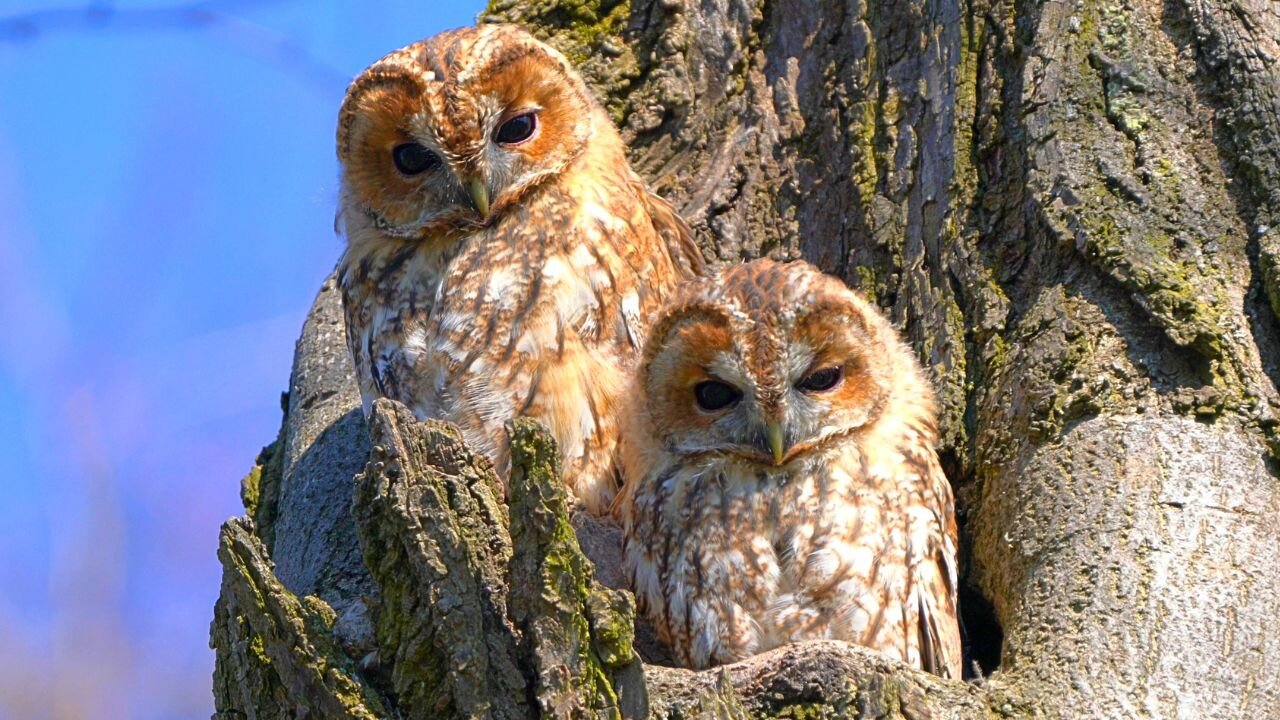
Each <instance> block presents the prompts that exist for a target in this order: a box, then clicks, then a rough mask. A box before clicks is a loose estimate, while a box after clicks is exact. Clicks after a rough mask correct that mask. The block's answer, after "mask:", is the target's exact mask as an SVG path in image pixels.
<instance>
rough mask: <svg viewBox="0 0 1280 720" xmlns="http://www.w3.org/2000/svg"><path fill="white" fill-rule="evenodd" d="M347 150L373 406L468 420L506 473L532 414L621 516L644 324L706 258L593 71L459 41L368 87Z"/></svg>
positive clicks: (491, 35)
mask: <svg viewBox="0 0 1280 720" xmlns="http://www.w3.org/2000/svg"><path fill="white" fill-rule="evenodd" d="M337 145H338V160H339V164H340V166H341V186H342V189H341V197H340V208H339V222H340V224H341V226H342V228H343V230H344V234H345V237H346V243H347V244H346V249H345V253H344V254H343V256H342V259H341V261H340V262H339V267H338V276H339V283H340V285H341V290H342V298H343V305H344V309H345V316H346V329H347V344H348V346H349V349H350V351H351V355H352V357H353V359H354V363H355V368H356V374H357V377H358V380H359V385H360V390H361V395H362V396H363V400H364V408H365V413H366V414H367V413H368V412H369V409H370V406H371V405H372V402H373V400H374V399H375V398H377V397H389V398H393V399H395V400H398V401H400V402H403V403H405V404H406V405H407V406H408V407H410V408H411V409H412V410H413V412H414V414H415V415H417V416H418V417H419V418H421V419H426V418H434V419H440V420H446V421H449V422H452V423H454V424H455V425H457V426H458V427H459V428H460V429H461V431H462V433H463V435H464V437H465V439H466V440H467V441H468V443H469V444H470V445H471V446H472V447H473V448H475V449H476V450H478V451H480V452H482V453H483V454H485V455H487V456H488V457H490V459H492V460H493V461H494V463H495V465H496V466H497V468H498V471H499V474H500V475H502V476H504V477H505V476H506V475H507V470H508V466H509V457H508V447H507V438H506V434H505V432H504V424H505V423H506V422H507V421H508V420H510V419H512V418H513V417H516V416H529V417H533V418H535V419H537V420H540V421H541V422H542V423H543V424H545V425H546V426H547V427H548V428H549V429H550V431H551V433H552V435H553V436H554V437H555V439H556V441H557V443H558V446H559V448H560V450H561V453H562V456H563V468H564V480H565V482H566V484H567V485H568V486H569V487H570V488H571V490H572V492H573V494H574V495H575V496H576V497H577V498H578V499H579V500H580V501H581V502H582V504H583V505H585V506H586V508H587V509H588V510H590V511H592V512H595V513H597V514H600V513H604V512H605V510H606V509H607V508H608V507H609V506H610V504H611V502H612V501H613V499H614V496H615V495H616V493H617V489H618V486H619V482H620V481H619V478H618V473H617V458H616V447H617V442H618V426H617V407H618V404H619V399H620V396H621V394H622V393H623V391H624V389H625V387H626V378H627V374H628V370H629V368H630V366H631V365H633V364H634V363H635V360H636V358H637V356H638V353H639V348H640V346H641V342H642V338H643V336H644V334H645V329H646V326H645V322H646V320H647V318H648V317H649V316H651V315H652V313H653V312H654V311H655V310H656V309H657V307H658V306H659V303H660V301H661V299H662V298H663V297H665V296H666V295H667V294H668V293H669V292H670V291H671V290H672V288H674V287H675V285H676V284H677V283H678V282H679V281H680V280H682V279H684V278H687V277H690V276H692V275H695V274H697V273H699V272H700V271H701V268H702V258H701V256H700V255H699V252H698V249H697V247H696V245H694V244H693V241H692V239H691V236H690V234H689V230H688V228H687V226H686V225H685V224H684V223H683V222H682V220H681V219H680V217H679V215H677V213H676V212H675V211H674V210H673V208H672V207H671V206H670V205H669V204H668V203H667V202H665V201H664V200H662V199H661V198H659V197H658V196H656V195H654V194H653V193H652V192H650V191H649V190H648V189H647V188H646V186H645V185H644V183H643V182H642V181H641V180H640V178H639V177H638V176H637V175H636V174H635V173H634V172H633V171H632V170H631V168H630V166H629V165H628V163H627V159H626V156H625V154H624V146H623V143H622V141H621V139H620V138H619V136H618V133H617V131H616V130H615V129H614V127H613V125H612V124H611V122H610V120H609V117H608V116H607V115H606V113H605V112H604V110H603V109H602V108H601V106H600V105H599V104H598V103H597V102H596V100H595V99H594V98H593V96H592V94H591V92H590V91H589V90H588V89H587V86H586V84H585V83H584V82H583V80H582V78H581V77H579V75H578V74H577V73H576V72H575V71H574V69H573V67H571V65H570V64H569V62H568V61H567V60H566V59H565V58H564V57H563V56H562V55H561V54H560V53H558V52H557V51H555V50H554V49H552V48H551V47H549V46H547V45H545V44H543V43H541V42H539V41H538V40H536V39H535V38H534V37H532V36H531V35H529V34H528V33H526V32H524V31H522V30H520V29H519V28H516V27H513V26H501V25H485V26H481V27H475V28H465V29H460V30H453V31H450V32H445V33H442V34H440V35H436V36H435V37H432V38H429V39H427V40H424V41H422V42H418V43H415V44H413V45H409V46H408V47H405V48H403V49H401V50H397V51H395V52H393V53H391V54H390V55H388V56H386V57H385V58H383V59H381V60H379V61H378V62H377V63H375V64H374V65H372V66H371V67H369V68H368V69H367V70H365V71H364V73H362V74H361V75H360V76H359V77H357V78H356V79H355V81H354V82H353V83H352V84H351V87H350V88H349V89H348V91H347V95H346V98H345V100H344V101H343V104H342V109H341V111H340V114H339V122H338V133H337Z"/></svg>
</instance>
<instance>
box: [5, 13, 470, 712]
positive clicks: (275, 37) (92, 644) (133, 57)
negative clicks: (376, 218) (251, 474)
mask: <svg viewBox="0 0 1280 720" xmlns="http://www.w3.org/2000/svg"><path fill="white" fill-rule="evenodd" d="M87 4H88V3H78V2H69V3H67V4H59V3H56V2H50V1H46V2H24V1H23V0H0V217H2V218H3V221H2V222H0V459H2V460H3V461H4V464H3V471H0V490H2V493H0V719H7V718H14V719H15V720H17V719H18V718H21V719H22V720H26V719H27V718H41V717H57V718H81V717H84V718H90V717H92V718H115V717H128V718H148V719H150V718H156V719H159V718H194V717H208V715H209V714H210V713H211V712H212V701H211V699H210V693H209V684H210V674H211V672H212V668H213V655H212V652H211V651H210V650H209V649H208V647H207V642H208V622H209V618H210V615H211V609H212V606H213V602H214V599H215V598H216V596H217V590H218V582H219V569H218V565H217V560H216V558H215V555H214V553H215V550H216V545H217V528H218V526H219V524H220V523H221V522H222V521H223V520H225V519H226V518H227V517H230V516H232V515H235V514H239V513H240V511H241V508H240V505H239V497H238V491H239V484H238V483H239V479H240V477H241V476H242V475H243V474H244V473H245V472H246V471H247V470H248V468H249V466H250V465H251V463H252V460H253V458H254V456H255V455H256V453H257V451H258V450H259V449H260V448H261V446H262V445H264V444H266V443H267V442H269V441H270V440H271V439H272V438H273V437H274V435H275V432H276V429H277V427H278V425H279V421H280V411H279V395H280V392H281V391H283V390H284V389H285V387H286V384H287V380H288V374H289V364H290V360H291V357H292V352H293V343H294V340H295V339H296V336H297V333H298V330H299V328H300V327H301V323H302V319H303V315H304V313H305V311H306V309H307V307H308V306H309V304H310V302H311V299H312V297H313V295H314V293H315V291H316V289H317V288H318V287H319V284H320V281H321V280H322V279H323V278H324V276H325V275H326V274H327V273H328V271H329V270H330V269H331V268H332V267H333V264H334V262H335V261H336V259H337V257H338V254H339V252H340V251H341V240H340V239H339V238H338V237H336V236H335V235H334V233H333V210H334V200H335V197H336V193H337V183H336V177H337V169H336V164H335V161H334V154H333V130H334V121H335V118H336V115H337V110H338V105H339V103H340V102H341V99H342V93H343V91H344V89H345V87H346V83H347V82H348V81H349V80H350V78H351V77H352V76H354V75H355V74H356V73H358V72H359V71H360V70H361V69H362V68H363V67H365V66H366V65H368V64H369V63H370V62H372V61H373V60H376V59H377V58H378V57H380V56H381V55H383V54H385V53H386V52H388V51H390V50H392V49H394V48H397V47H400V46H402V45H405V44H407V43H409V42H413V41H415V40H418V39H420V38H422V37H425V36H427V35H431V34H434V33H435V32H438V31H440V30H443V29H445V28H448V27H454V26H458V25H465V24H469V23H470V22H471V21H472V20H473V18H474V17H475V15H476V13H478V12H479V10H480V9H481V7H482V5H483V3H482V2H481V1H480V0H459V1H456V2H449V3H436V2H423V1H422V0H417V1H416V2H390V3H358V2H347V3H338V2H332V3H317V2H303V1H302V0H293V1H287V0H276V1H270V0H262V1H259V2H252V1H250V0H241V1H240V2H234V1H226V2H205V3H198V4H195V5H192V6H185V5H183V4H182V3H180V2H177V3H174V2H170V3H164V2H159V1H154V0H153V1H148V2H124V1H122V2H116V3H102V2H97V3H92V4H93V5H94V6H96V7H98V8H105V9H107V10H105V11H100V12H98V13H96V14H92V15H90V14H86V12H85V11H84V9H83V8H84V7H85V6H86V5H87ZM179 7H194V8H196V9H197V10H199V11H200V12H199V13H183V12H176V11H173V9H174V8H179ZM64 8H65V10H64ZM28 13H38V14H37V15H34V16H30V17H31V20H32V22H30V23H26V22H15V20H14V19H15V18H22V17H28V16H27V14H28Z"/></svg>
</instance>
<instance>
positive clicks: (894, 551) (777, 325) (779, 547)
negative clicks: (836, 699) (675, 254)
mask: <svg viewBox="0 0 1280 720" xmlns="http://www.w3.org/2000/svg"><path fill="white" fill-rule="evenodd" d="M628 400H629V403H630V411H629V413H628V419H627V420H626V421H624V423H623V428H624V431H623V445H624V458H625V461H624V467H625V471H626V472H625V475H626V489H625V490H624V494H623V498H622V502H621V503H620V506H621V512H620V514H621V516H622V518H623V525H624V529H623V537H624V543H625V546H624V557H625V559H626V563H627V566H628V570H629V571H630V575H631V578H632V582H633V586H634V588H635V591H636V597H637V600H638V603H639V605H640V607H641V609H642V610H643V611H644V612H645V613H646V614H647V615H648V616H649V617H650V619H651V620H652V621H653V622H654V625H655V628H656V629H657V630H658V633H659V635H660V636H661V637H662V638H663V639H664V640H665V641H666V642H667V643H668V644H669V645H670V646H671V649H672V650H673V651H674V654H675V656H676V658H677V659H679V660H680V661H681V662H682V663H684V664H686V665H691V666H693V667H698V668H701V667H706V666H707V665H711V664H716V663H726V662H733V661H736V660H740V659H742V658H744V657H747V656H749V655H752V654H754V653H758V652H763V651H765V650H768V649H769V648H772V647H776V646H778V645H781V644H783V643H787V642H793V641H797V640H804V639H819V638H826V639H837V640H847V641H851V642H855V643H859V644H862V645H866V646H868V647H871V648H874V649H877V650H879V651H881V652H883V653H885V654H887V655H890V656H893V657H896V658H899V659H901V660H903V661H905V662H907V663H909V664H911V665H914V666H915V667H920V668H924V669H926V670H929V671H931V672H935V673H938V674H939V675H943V676H949V677H953V678H959V677H960V661H961V656H960V634H959V625H958V623H957V615H956V612H957V606H956V588H957V584H956V524H955V515H954V509H953V502H952V496H951V486H950V485H949V484H948V482H947V478H946V476H945V475H944V474H943V472H942V468H941V466H940V465H939V462H938V458H937V455H936V453H935V451H934V445H935V443H936V441H937V429H936V427H937V426H936V423H935V421H934V410H933V394H932V391H931V390H930V388H929V385H928V383H927V382H926V380H925V379H924V377H923V375H922V373H921V371H920V369H919V367H918V365H917V363H916V360H915V357H914V355H913V354H912V352H911V351H910V350H909V349H908V348H907V347H906V345H905V344H904V343H903V342H902V340H901V339H900V338H899V337H898V335H897V333H896V332H895V331H894V329H893V327H892V326H891V325H890V324H889V322H888V320H886V319H885V318H884V316H883V315H881V314H880V312H879V311H878V310H876V308H875V307H874V306H873V305H871V304H870V303H868V302H867V301H866V300H864V299H863V298H862V297H861V296H860V295H858V294H857V293H855V292H853V291H852V290H850V289H849V288H848V287H846V286H845V285H844V283H842V282H840V281H839V280H838V279H836V278H834V277H831V276H829V275H824V274H823V273H821V272H820V271H818V269H817V268H815V267H813V266H812V265H808V264H806V263H802V262H797V263H788V264H780V263H776V262H773V261H770V260H757V261H754V262H751V263H747V264H743V265H736V266H733V267H730V268H727V269H725V270H724V271H723V272H721V273H720V274H718V275H716V276H715V277H710V278H705V279H701V280H697V281H693V282H690V283H688V284H687V285H686V286H685V287H684V288H683V289H681V290H680V291H678V292H677V293H675V294H674V295H673V296H672V298H671V299H670V301H669V303H668V304H667V305H666V306H665V307H664V308H663V309H662V310H660V311H659V312H658V314H657V315H656V317H655V319H654V321H653V328H652V329H651V331H650V335H649V338H648V342H647V345H646V349H645V352H644V355H643V358H642V361H641V363H640V364H639V365H638V366H637V369H636V373H635V378H634V387H633V390H632V392H631V393H630V394H629V395H628Z"/></svg>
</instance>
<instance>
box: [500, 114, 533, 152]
mask: <svg viewBox="0 0 1280 720" xmlns="http://www.w3.org/2000/svg"><path fill="white" fill-rule="evenodd" d="M537 127H538V116H537V115H535V114H534V113H531V112H527V113H525V114H523V115H517V116H515V117H513V118H511V119H510V120H508V121H506V122H504V123H502V126H501V127H499V128H498V131H497V132H495V133H494V134H493V139H494V140H497V141H498V142H499V143H501V144H503V145H518V144H520V143H522V142H524V141H525V140H528V139H529V138H531V137H533V131H534V130H535V129H537Z"/></svg>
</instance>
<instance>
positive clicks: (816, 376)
mask: <svg viewBox="0 0 1280 720" xmlns="http://www.w3.org/2000/svg"><path fill="white" fill-rule="evenodd" d="M843 377H844V370H842V369H841V368H838V367H829V368H822V369H821V370H815V371H814V372H811V373H809V376H808V377H806V378H804V379H802V380H801V381H800V382H798V383H796V389H797V390H801V391H803V392H826V391H827V390H830V389H831V388H833V387H835V386H836V385H839V384H840V379H841V378H843Z"/></svg>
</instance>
